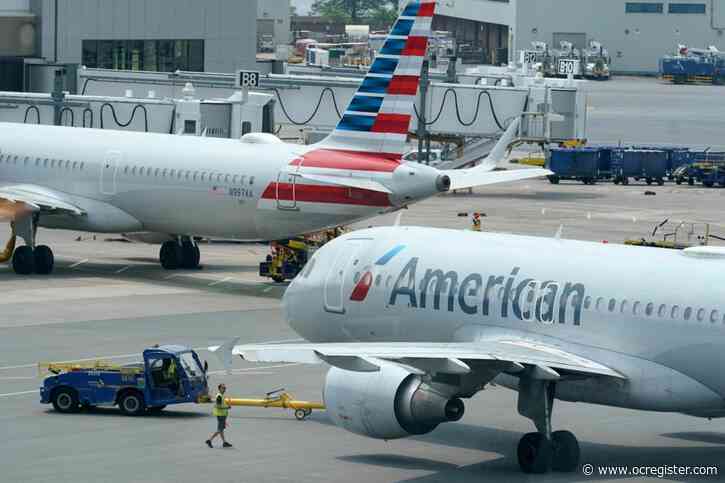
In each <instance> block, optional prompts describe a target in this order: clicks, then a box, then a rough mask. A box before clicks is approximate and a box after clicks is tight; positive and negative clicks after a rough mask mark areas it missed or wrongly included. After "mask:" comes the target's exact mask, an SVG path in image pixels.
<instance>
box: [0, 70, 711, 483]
mask: <svg viewBox="0 0 725 483" xmlns="http://www.w3.org/2000/svg"><path fill="white" fill-rule="evenodd" d="M650 84H651V85H655V86H658V87H657V89H660V87H659V86H660V84H659V83H658V81H655V80H648V81H643V80H640V79H634V80H630V79H625V80H614V81H612V82H611V83H601V84H600V83H596V84H594V85H593V86H591V88H592V89H597V91H596V93H597V94H596V95H593V96H592V97H593V101H594V103H593V105H594V109H593V110H592V112H591V114H590V116H591V118H592V126H593V127H592V130H593V131H594V132H599V133H606V132H611V133H616V132H618V129H619V126H617V125H614V124H613V123H615V122H616V118H614V117H612V118H610V117H608V116H609V114H606V115H604V114H603V113H604V111H602V110H601V109H600V108H598V107H597V106H599V104H598V103H600V102H601V99H610V101H611V102H615V101H616V100H617V99H621V101H619V102H620V103H619V104H616V105H612V106H609V107H607V109H611V111H612V112H620V113H621V112H625V114H624V115H623V117H624V118H625V119H632V120H631V121H627V122H634V121H633V119H634V114H633V113H634V112H635V111H636V106H633V105H632V102H633V101H632V99H637V98H638V97H637V96H635V95H631V96H627V97H619V94H618V93H620V92H635V93H636V92H637V89H642V88H643V87H642V86H649V85H650ZM670 88H671V89H673V90H675V91H676V90H678V89H679V88H683V89H692V87H691V86H671V87H670ZM697 89H700V88H699V87H698V88H697ZM720 89H723V88H720ZM691 92H692V91H691ZM698 92H700V94H699V96H705V97H707V96H714V94H713V92H714V91H710V90H707V89H704V88H703V89H700V90H699V91H698ZM717 92H723V93H725V91H719V90H718V91H717ZM650 97H651V96H650V95H649V94H648V93H647V92H643V93H642V98H643V99H645V100H647V99H649V98H650ZM723 97H725V96H723V94H719V97H718V98H716V99H715V98H714V99H715V100H714V101H713V102H711V104H717V103H719V105H720V106H719V109H720V112H725V109H723V107H725V106H723V104H725V102H723ZM698 99H700V97H698ZM643 102H645V101H643ZM663 102H666V99H664V100H663ZM698 102H701V103H702V104H705V103H706V99H704V98H702V99H700V100H699V101H698ZM708 109H710V107H708ZM640 110H641V109H640ZM606 112H609V111H606ZM673 112H674V111H673V110H671V109H669V108H666V109H664V108H663V113H665V114H666V115H667V116H670V117H669V118H668V119H669V121H668V122H669V123H670V124H671V125H676V126H679V127H678V128H677V129H678V132H679V133H680V134H681V135H682V136H683V137H684V138H690V137H693V138H694V137H695V136H698V135H700V134H698V133H695V131H697V129H698V126H699V125H698V123H697V122H696V121H682V122H681V121H679V120H678V119H675V118H674V117H673V115H672V114H673ZM600 115H601V118H598V117H597V116H600ZM686 117H688V118H689V119H695V118H696V117H697V116H695V115H694V114H688V116H686ZM665 121H667V119H666V120H665ZM658 122H659V121H658ZM717 122H718V123H719V124H718V125H719V126H720V130H719V133H720V134H718V137H717V140H721V139H722V137H721V136H722V133H723V132H725V120H722V119H721V120H718V121H717ZM594 126H596V129H595V127H594ZM632 129H633V130H632V131H631V134H632V139H629V140H628V141H631V142H638V141H640V142H654V139H652V138H653V136H654V133H656V132H657V129H658V125H657V124H656V123H655V124H652V125H650V124H647V123H646V122H644V123H643V124H642V127H641V130H640V131H641V132H640V133H638V132H637V131H636V130H634V128H632ZM614 135H616V134H612V136H614ZM640 135H641V136H642V138H641V139H638V136H640ZM714 137H715V136H714V135H713V138H714ZM592 140H593V141H599V140H600V139H596V138H592ZM601 140H602V141H611V139H601ZM662 142H664V141H662ZM672 142H675V143H677V142H680V141H679V140H678V141H672ZM720 142H722V141H720ZM693 144H700V143H699V142H697V143H695V142H693ZM724 144H725V142H724ZM647 190H651V191H654V192H655V193H656V195H655V196H645V195H644V192H645V191H647ZM723 206H725V190H718V189H705V188H701V187H689V186H676V185H674V184H669V183H668V184H666V185H665V186H663V187H657V186H655V187H648V186H646V185H644V184H641V185H638V184H632V185H629V186H626V187H623V186H614V185H611V184H600V185H595V186H584V185H582V184H579V183H572V182H562V184H560V185H557V186H554V185H551V184H549V183H548V182H547V181H545V180H534V181H525V182H521V183H514V184H509V185H504V186H491V187H487V188H481V189H477V190H475V192H474V194H473V195H469V194H464V193H461V194H457V195H454V194H448V195H445V196H440V197H438V198H435V199H432V200H429V201H426V202H423V203H420V204H418V205H415V206H413V207H411V208H410V209H409V210H406V211H405V212H404V214H403V218H402V223H403V224H411V225H412V224H425V225H430V226H441V227H450V228H455V229H469V228H470V215H471V214H472V213H473V212H475V211H480V212H483V213H485V214H486V217H485V218H484V220H483V224H484V229H485V230H490V231H503V232H509V233H518V234H532V235H541V236H553V235H554V233H555V232H556V231H557V229H558V228H559V226H560V225H563V226H564V228H563V236H564V237H568V238H579V239H586V240H592V241H602V240H607V241H609V242H611V243H615V242H621V241H622V240H624V239H625V238H639V237H642V236H646V234H648V233H649V232H651V230H652V227H653V226H654V225H655V224H656V223H658V222H660V221H662V220H663V219H665V218H670V219H673V220H678V221H679V220H695V221H701V222H709V223H712V224H713V225H712V232H713V233H714V234H719V235H723V236H725V220H723V219H722V207H723ZM459 213H468V215H469V216H466V217H459V216H458V214H459ZM394 218H395V217H394V216H386V217H381V218H378V219H375V220H372V221H370V222H365V223H361V224H359V226H367V225H370V224H386V223H391V222H392V220H393V219H394ZM2 233H3V235H4V234H5V232H2ZM79 237H80V238H79ZM40 240H41V242H42V243H45V244H48V245H50V246H52V247H53V249H54V251H55V254H56V271H55V273H54V274H53V275H52V276H50V277H40V276H33V277H28V278H21V277H17V276H16V275H14V274H13V273H12V272H11V270H10V269H9V268H8V267H7V266H0V286H1V287H2V288H3V297H2V298H1V299H0V309H1V310H2V313H1V314H0V428H2V429H3V431H2V434H4V435H5V437H4V438H3V439H2V441H1V442H0V468H2V477H1V478H0V480H1V481H8V482H12V481H23V482H45V481H49V480H52V481H58V482H64V481H74V482H86V481H93V482H97V481H104V482H105V481H109V482H116V481H119V482H120V481H123V482H135V481H165V480H175V481H195V482H198V481H218V482H227V481H234V482H247V481H249V482H252V481H254V482H256V481H260V482H265V481H270V482H273V481H274V482H276V481H295V482H297V481H300V482H328V481H329V482H337V481H342V480H344V481H346V482H348V483H354V482H379V481H380V482H389V481H420V482H438V481H446V482H468V481H526V480H528V479H533V478H534V477H527V476H524V475H522V474H521V473H520V471H519V468H518V464H517V461H516V456H515V448H516V444H517V443H518V439H519V438H520V437H521V435H522V433H525V432H529V431H531V430H532V429H533V426H532V424H531V423H530V422H529V421H528V420H526V419H524V418H523V417H521V416H519V415H518V414H517V413H516V409H515V407H516V397H515V393H513V392H511V391H508V390H506V389H503V388H500V387H491V388H487V389H486V390H485V391H483V392H481V393H480V394H478V395H477V396H476V397H474V398H473V399H471V400H470V401H467V411H466V415H465V417H464V418H463V420H462V421H461V422H459V423H453V424H448V425H441V426H440V427H439V428H438V429H437V430H436V431H434V432H433V433H431V434H429V435H426V436H422V437H415V438H410V439H405V440H398V441H390V442H384V441H376V440H371V439H366V438H362V437H359V436H356V435H353V434H351V433H348V432H346V431H344V430H342V429H339V428H336V427H334V426H332V425H331V424H330V423H329V422H328V420H327V418H326V416H325V414H324V412H320V413H313V415H312V416H311V417H310V419H308V420H307V421H304V422H300V421H297V420H295V419H294V417H293V416H292V414H290V413H287V412H284V411H279V410H265V409H251V408H233V409H232V417H231V425H230V429H229V437H230V440H231V441H232V442H233V443H234V444H235V447H234V448H233V449H229V450H222V449H214V450H210V449H209V448H207V447H206V446H205V445H204V440H205V439H206V438H207V437H208V435H209V433H211V432H212V430H213V429H214V425H215V421H214V420H213V419H212V418H211V416H210V407H208V406H195V405H187V406H177V407H173V408H169V410H167V411H165V412H164V413H163V414H162V415H160V416H149V417H143V418H128V417H124V416H121V415H120V414H119V413H118V412H117V411H116V410H115V409H102V410H96V411H94V412H92V413H80V414H77V415H60V414H56V413H55V412H53V410H52V409H51V408H50V407H49V406H43V405H41V404H39V402H38V386H39V384H40V383H41V379H40V378H38V376H37V370H36V366H35V365H36V363H37V362H39V361H49V360H52V361H64V360H78V359H93V358H100V359H104V360H109V361H112V362H118V363H127V362H133V361H135V360H137V359H138V357H139V354H140V352H141V351H142V350H143V348H145V347H147V346H149V345H152V344H155V343H181V344H186V345H189V346H192V347H194V348H198V349H200V350H201V352H200V355H201V356H202V357H203V358H206V359H207V360H208V361H209V364H210V371H211V373H212V378H213V379H212V382H213V383H214V384H216V383H217V382H220V381H224V382H226V383H227V385H228V386H229V393H230V394H231V395H235V396H252V397H254V396H261V395H263V394H264V393H266V392H268V391H271V390H274V389H278V388H281V387H284V388H286V389H287V390H288V391H289V392H291V393H292V394H294V395H295V396H297V397H299V398H301V399H308V400H320V398H321V388H322V386H323V383H324V373H325V369H324V367H322V366H301V365H289V364H261V365H253V364H249V363H244V362H242V361H239V360H237V361H236V362H235V366H234V372H233V374H232V375H226V374H224V373H223V372H222V371H220V365H219V363H218V362H217V361H216V358H215V357H214V356H213V355H211V354H209V353H208V352H206V351H205V349H204V348H205V347H207V346H209V345H213V344H218V343H220V342H223V341H224V340H226V339H228V338H231V337H235V336H238V337H240V338H241V340H242V341H244V342H265V341H291V340H296V339H297V338H298V336H297V335H296V334H295V333H294V332H293V331H292V330H291V329H290V328H289V327H287V325H286V324H285V322H284V320H283V319H282V315H281V312H280V309H279V306H280V297H281V294H282V293H283V289H284V288H283V286H280V285H277V284H273V283H268V282H267V281H265V280H263V279H260V278H259V277H258V276H257V264H258V262H259V261H260V260H261V259H262V258H263V257H264V255H265V254H266V248H265V247H264V246H263V245H259V244H226V243H215V244H209V245H207V244H204V245H202V246H201V251H202V264H203V268H202V269H201V270H195V271H179V272H166V271H164V270H162V269H161V268H160V267H159V266H158V264H157V261H156V259H157V252H158V247H155V246H150V245H142V244H134V243H126V242H121V241H118V240H117V239H116V238H115V237H108V236H105V235H97V236H96V237H95V239H94V238H93V236H92V235H89V234H79V233H71V232H63V231H48V230H42V231H41V232H40ZM450 249H455V247H450ZM542 256H545V254H542ZM692 276H693V277H696V276H697V274H692ZM646 282H647V281H643V283H646ZM313 303H314V302H313ZM714 370H717V369H716V368H714ZM554 426H555V428H557V429H564V428H566V429H570V430H572V431H573V432H574V433H575V434H576V435H577V436H578V438H579V440H580V444H581V448H582V460H581V461H582V463H590V464H593V465H629V466H634V465H672V464H677V465H683V466H686V465H718V464H720V465H721V466H722V463H721V462H722V460H723V454H725V453H724V451H725V421H724V420H715V421H707V420H702V419H697V418H693V417H689V416H683V415H670V414H655V413H642V412H636V411H629V410H622V409H615V408H607V407H599V406H592V405H584V404H571V403H560V402H557V404H556V406H555V408H554ZM723 472H725V468H722V471H721V474H722V473H723ZM535 479H536V481H541V480H543V481H597V480H602V479H614V478H613V477H611V476H610V477H592V478H588V477H586V476H584V475H583V474H582V473H572V474H557V473H553V474H550V475H545V476H537V477H535ZM672 479H679V480H682V481H684V480H689V479H691V478H676V477H675V478H672ZM709 479H716V478H715V477H712V478H709ZM655 480H656V478H652V481H655Z"/></svg>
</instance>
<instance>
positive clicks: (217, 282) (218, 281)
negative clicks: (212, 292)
mask: <svg viewBox="0 0 725 483" xmlns="http://www.w3.org/2000/svg"><path fill="white" fill-rule="evenodd" d="M229 280H232V277H224V278H222V279H221V280H217V281H216V282H212V283H210V284H209V286H210V287H215V286H217V285H219V284H220V283H224V282H228V281H229Z"/></svg>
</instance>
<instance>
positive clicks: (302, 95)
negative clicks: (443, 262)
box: [78, 69, 586, 154]
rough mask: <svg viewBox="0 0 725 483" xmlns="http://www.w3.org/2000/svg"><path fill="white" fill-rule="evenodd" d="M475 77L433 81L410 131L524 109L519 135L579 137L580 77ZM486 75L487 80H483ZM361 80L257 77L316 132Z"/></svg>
mask: <svg viewBox="0 0 725 483" xmlns="http://www.w3.org/2000/svg"><path fill="white" fill-rule="evenodd" d="M78 76H79V77H78V85H79V86H81V93H82V94H93V95H105V96H122V95H123V92H124V90H125V89H128V88H130V87H133V88H134V89H136V90H141V91H143V90H153V91H154V92H155V93H156V95H157V96H159V97H170V98H174V97H178V95H179V90H180V88H181V86H183V85H184V84H185V83H187V82H190V83H192V84H193V85H194V88H195V89H196V92H197V96H198V97H200V98H210V97H212V98H223V97H228V96H229V95H231V93H232V92H234V89H235V87H234V81H235V76H234V75H233V74H215V73H198V72H173V73H161V72H128V71H112V70H104V69H80V70H79V71H78ZM474 78H475V74H470V75H461V76H460V79H461V80H462V81H463V82H468V83H446V82H441V81H439V80H435V79H434V80H432V81H431V82H430V83H429V85H428V86H427V89H425V91H426V94H425V97H424V98H423V99H421V100H419V102H418V108H417V109H416V116H414V119H413V123H412V126H411V132H413V133H415V132H418V123H419V120H423V119H424V122H425V124H426V126H425V127H426V130H425V131H426V134H427V135H430V136H433V137H434V138H441V139H443V138H446V139H447V138H457V139H459V140H465V142H463V143H462V144H463V145H471V143H472V142H474V141H475V140H477V139H478V140H480V139H481V138H494V139H495V138H497V137H498V136H499V135H500V133H501V132H502V129H503V128H504V127H505V126H506V125H507V124H508V122H510V121H511V120H512V119H513V118H515V117H518V116H524V115H526V119H524V122H522V128H521V129H522V132H521V135H522V136H523V137H525V138H526V139H527V140H528V141H535V142H558V141H560V140H568V139H583V138H585V129H586V105H585V104H586V100H585V97H584V94H583V93H582V91H581V90H580V89H579V84H578V83H570V82H567V81H566V80H559V79H537V78H535V77H534V76H532V75H530V74H528V73H526V72H513V71H511V70H507V69H501V70H500V71H497V72H495V73H488V72H486V73H480V74H478V78H477V80H476V81H474V82H471V80H472V79H474ZM484 78H485V79H487V81H486V82H481V79H484ZM359 84H360V77H337V76H330V75H325V76H321V75H289V74H268V75H266V76H262V77H261V78H260V89H259V91H258V92H263V93H267V94H271V95H272V96H273V97H274V99H275V101H276V102H275V104H274V109H275V112H274V119H275V121H276V123H277V126H278V128H279V127H287V128H292V129H299V130H302V131H305V132H310V133H318V136H317V137H318V138H319V137H320V136H323V135H325V134H326V133H327V132H329V131H330V130H332V129H333V128H334V127H335V125H336V124H337V122H338V121H339V119H340V118H341V116H342V114H343V110H344V109H345V107H346V106H347V105H348V103H349V101H350V99H351V98H352V96H353V94H354V93H355V91H356V90H357V88H358V86H359ZM421 91H423V89H421ZM311 139H312V140H314V139H315V136H311ZM484 144H485V143H484ZM484 154H485V153H484Z"/></svg>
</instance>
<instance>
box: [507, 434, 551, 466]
mask: <svg viewBox="0 0 725 483" xmlns="http://www.w3.org/2000/svg"><path fill="white" fill-rule="evenodd" d="M516 453H517V455H518V459H519V466H520V467H521V470H522V471H523V472H524V473H537V474H541V473H547V472H548V471H550V470H551V463H552V453H553V451H552V445H551V441H549V440H547V439H546V437H545V436H544V435H543V434H541V433H526V434H525V435H524V436H523V438H521V440H520V441H519V446H518V449H517V452H516Z"/></svg>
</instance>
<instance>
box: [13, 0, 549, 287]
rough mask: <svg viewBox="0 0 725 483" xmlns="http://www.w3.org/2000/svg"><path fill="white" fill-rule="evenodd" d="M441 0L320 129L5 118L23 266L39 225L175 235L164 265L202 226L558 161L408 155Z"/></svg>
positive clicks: (255, 225) (25, 270)
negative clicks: (308, 138) (147, 129)
mask: <svg viewBox="0 0 725 483" xmlns="http://www.w3.org/2000/svg"><path fill="white" fill-rule="evenodd" d="M434 9H435V2H433V1H427V0H412V1H411V2H409V4H408V5H407V6H406V8H405V9H404V11H403V12H402V14H401V16H400V18H399V19H398V20H397V22H396V23H395V26H394V27H393V29H392V31H391V33H390V35H389V37H388V39H387V40H386V43H385V45H384V47H383V49H382V50H381V52H380V54H379V55H378V56H377V58H376V59H375V61H374V63H373V65H372V67H371V68H370V71H369V72H368V74H367V75H366V76H365V78H364V80H363V81H362V84H361V86H360V88H359V90H358V92H357V93H356V94H355V96H354V97H353V99H352V101H351V103H350V105H349V106H348V108H347V110H346V111H345V113H344V115H343V118H342V120H341V121H340V123H339V124H338V126H337V128H336V129H335V130H334V131H333V132H332V134H331V135H330V136H329V137H328V138H327V139H325V140H324V141H322V142H320V143H318V144H315V145H311V146H302V145H298V144H285V143H282V142H281V141H280V140H279V139H278V138H276V137H274V136H270V135H264V134H252V135H248V136H245V137H243V138H242V140H241V141H242V142H239V140H228V139H211V138H197V137H181V136H171V135H160V134H146V133H133V132H122V131H104V130H93V129H81V128H70V127H56V126H29V125H23V124H4V123H0V214H2V215H4V218H5V219H8V220H10V221H12V222H13V224H14V230H15V232H16V233H17V235H18V236H19V237H21V238H22V239H23V240H24V241H25V245H24V246H21V247H18V248H17V249H16V250H15V252H14V254H13V257H12V265H13V268H14V269H15V272H16V273H19V274H29V273H32V272H35V273H41V274H45V273H50V272H51V271H52V269H53V253H52V251H51V250H50V248H48V247H47V246H37V244H36V232H37V228H38V226H42V227H47V228H60V229H69V230H79V231H90V232H99V233H131V232H139V231H145V232H155V233H162V234H169V235H171V237H170V238H171V239H173V240H174V241H168V242H166V243H164V244H163V245H162V247H161V252H160V256H159V258H160V261H161V264H162V265H163V266H164V268H167V269H175V268H193V267H195V266H197V265H198V263H199V248H198V247H197V246H196V245H195V243H194V241H193V240H194V238H193V237H194V236H207V237H223V238H229V239H238V240H250V241H251V240H279V239H285V238H289V237H292V236H295V235H299V234H304V233H310V232H315V231H319V230H322V229H324V228H328V227H332V226H339V225H342V224H348V223H351V222H353V221H356V220H360V219H364V218H367V217H371V216H375V215H377V214H380V213H384V212H388V211H393V210H397V209H399V208H401V207H403V206H405V205H408V204H410V203H413V202H416V201H419V200H422V199H425V198H428V197H431V196H435V195H436V194H438V193H441V192H445V191H448V190H450V189H464V188H468V187H474V186H482V185H487V184H492V183H500V182H507V181H515V180H520V179H526V178H532V177H538V176H545V175H547V174H550V172H549V171H547V170H543V169H528V170H515V171H499V172H494V171H492V170H493V168H494V167H495V164H496V162H497V161H498V160H500V159H501V158H502V157H503V153H504V150H505V148H506V147H507V145H508V143H509V142H510V141H511V140H512V138H513V136H514V133H515V130H516V123H515V122H513V123H511V125H510V126H509V128H508V130H507V131H506V133H505V134H504V136H503V137H502V139H501V141H500V143H499V146H498V147H497V148H496V149H495V150H494V152H493V153H492V154H491V155H490V156H489V158H488V159H487V160H486V161H484V162H483V163H482V164H481V165H479V166H478V167H476V168H472V169H467V170H456V171H441V170H437V169H435V168H433V167H430V166H426V165H422V164H417V163H412V162H403V161H401V155H402V153H403V152H404V151H405V142H406V138H407V135H408V129H409V125H410V119H411V114H412V112H413V103H414V102H415V99H416V94H417V90H418V84H419V78H420V73H421V66H422V61H423V56H424V55H425V52H426V47H427V41H428V36H429V35H430V32H431V18H432V16H433V12H434Z"/></svg>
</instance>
